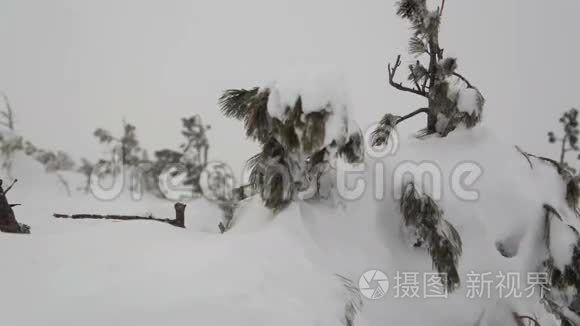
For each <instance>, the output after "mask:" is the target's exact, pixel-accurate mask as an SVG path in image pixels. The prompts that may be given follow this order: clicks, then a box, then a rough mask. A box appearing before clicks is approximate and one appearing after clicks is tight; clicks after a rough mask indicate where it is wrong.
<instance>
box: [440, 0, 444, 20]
mask: <svg viewBox="0 0 580 326" xmlns="http://www.w3.org/2000/svg"><path fill="white" fill-rule="evenodd" d="M443 9H445V0H443V1H442V2H441V9H439V17H441V16H443Z"/></svg>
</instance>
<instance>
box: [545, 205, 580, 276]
mask: <svg viewBox="0 0 580 326" xmlns="http://www.w3.org/2000/svg"><path fill="white" fill-rule="evenodd" d="M550 235H551V236H550V248H551V249H552V250H551V253H552V258H554V266H556V267H557V268H558V269H559V270H561V271H564V269H565V266H566V265H570V264H571V263H572V259H571V258H572V254H573V252H574V246H575V245H576V243H577V242H578V235H577V234H576V233H574V231H572V229H570V227H569V226H568V225H566V224H565V223H562V222H560V221H559V220H558V218H557V217H552V219H551V221H550ZM552 235H553V236H552Z"/></svg>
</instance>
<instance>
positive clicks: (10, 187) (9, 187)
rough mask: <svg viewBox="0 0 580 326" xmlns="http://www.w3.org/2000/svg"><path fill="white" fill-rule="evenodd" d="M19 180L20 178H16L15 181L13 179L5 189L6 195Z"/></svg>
mask: <svg viewBox="0 0 580 326" xmlns="http://www.w3.org/2000/svg"><path fill="white" fill-rule="evenodd" d="M16 182H18V179H14V181H12V183H11V184H10V185H9V186H8V188H6V190H4V195H6V194H7V193H8V192H9V191H10V189H12V187H14V184H15V183H16Z"/></svg>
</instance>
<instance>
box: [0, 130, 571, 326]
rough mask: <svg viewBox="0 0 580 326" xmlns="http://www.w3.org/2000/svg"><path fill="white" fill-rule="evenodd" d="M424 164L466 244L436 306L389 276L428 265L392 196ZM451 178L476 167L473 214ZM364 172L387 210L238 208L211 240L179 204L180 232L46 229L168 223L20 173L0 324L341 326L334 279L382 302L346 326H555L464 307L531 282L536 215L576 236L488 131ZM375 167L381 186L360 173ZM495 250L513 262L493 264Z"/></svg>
mask: <svg viewBox="0 0 580 326" xmlns="http://www.w3.org/2000/svg"><path fill="white" fill-rule="evenodd" d="M423 161H433V162H437V166H438V167H439V168H440V171H441V172H442V175H443V179H442V180H443V185H444V187H443V192H442V196H441V198H440V200H439V201H438V203H439V205H440V206H441V208H442V209H443V210H444V211H445V218H446V219H447V220H449V221H450V222H451V223H452V224H453V225H454V226H455V227H456V228H457V230H458V232H459V234H460V236H461V238H462V240H463V255H462V257H461V259H460V263H459V269H460V271H459V272H460V276H461V281H462V286H461V288H459V289H458V290H456V291H455V292H454V293H452V294H449V298H447V299H425V298H399V297H397V296H396V290H395V288H394V285H395V280H394V277H395V275H396V274H397V272H401V273H402V272H411V271H412V272H418V273H423V272H431V271H432V266H431V259H430V257H429V256H428V254H427V253H425V252H424V251H422V250H420V249H414V248H410V247H409V246H407V245H406V244H405V239H404V233H403V232H402V231H401V226H402V218H401V214H400V212H399V207H398V203H397V202H396V201H395V200H394V199H393V189H395V188H396V187H393V185H392V182H391V180H392V178H391V177H392V175H393V174H394V171H395V170H396V167H397V166H400V165H401V163H402V162H415V163H419V162H423ZM462 162H477V164H478V165H479V166H480V167H481V169H482V171H483V174H482V175H481V177H480V178H479V179H478V180H477V181H476V182H475V183H474V184H473V185H472V189H474V190H477V192H478V193H479V198H478V199H477V200H474V201H466V200H462V199H460V198H458V196H457V195H456V194H454V193H453V192H452V190H451V188H452V187H451V185H450V184H451V183H452V182H451V181H450V180H451V177H450V175H451V174H452V171H454V168H455V167H457V166H458V164H460V163H462ZM366 164H367V169H366V172H364V173H363V174H362V175H363V177H364V180H366V181H368V182H369V185H372V184H373V183H372V181H376V180H379V179H382V180H384V181H385V182H384V199H382V200H376V199H375V198H374V197H375V194H376V192H375V191H371V190H370V189H367V191H365V192H364V194H363V195H362V196H361V197H360V198H359V199H356V200H342V201H341V202H340V203H339V204H338V205H337V206H332V205H331V204H330V203H326V202H322V203H313V202H297V203H294V204H291V206H290V207H288V208H287V209H286V210H284V211H282V212H281V213H279V214H278V215H276V216H273V214H272V213H271V212H269V211H268V210H266V209H265V208H263V207H262V205H261V203H260V201H259V200H257V199H249V200H247V201H246V202H244V204H243V205H242V206H241V208H240V209H239V210H238V211H237V213H236V217H235V223H234V225H233V228H232V229H231V230H230V231H229V232H226V233H225V234H223V235H222V234H219V232H218V228H217V224H218V222H219V221H220V219H221V212H220V210H219V209H218V208H217V207H215V205H213V204H211V203H209V202H207V201H206V200H204V199H197V200H194V201H192V202H190V203H188V207H187V210H186V226H187V229H179V228H175V227H173V226H170V225H166V224H163V223H158V222H142V221H129V222H114V221H95V220H92V221H88V220H63V219H58V220H57V219H54V218H53V217H52V214H53V213H102V214H106V213H116V214H148V213H152V214H153V215H154V216H156V217H170V218H171V217H173V216H174V211H173V207H172V206H173V205H172V203H171V202H169V201H165V200H161V199H158V198H156V197H153V196H149V195H146V196H145V197H144V199H142V200H140V201H133V200H131V199H130V196H129V195H128V194H124V195H122V196H121V197H120V198H119V199H117V200H115V201H112V202H101V201H98V200H96V199H94V198H93V197H92V196H90V195H85V194H82V193H80V192H77V191H75V192H74V193H73V196H72V197H67V196H66V194H65V192H64V190H63V189H62V188H61V187H60V185H59V184H58V182H57V180H56V178H55V177H54V176H53V175H47V174H44V173H43V171H42V169H41V167H40V166H38V165H37V164H36V163H34V162H31V161H28V160H27V159H26V158H24V157H17V158H16V164H15V171H14V172H13V174H14V175H16V176H18V177H19V179H20V182H19V183H17V184H16V186H15V187H14V188H13V189H12V190H11V191H10V193H9V196H8V197H9V200H10V201H11V202H14V203H21V204H23V206H21V207H16V208H15V210H16V214H17V218H18V219H19V221H20V222H22V223H26V224H29V225H30V226H31V227H32V234H31V235H11V234H0V257H1V258H2V263H1V267H0V277H1V279H2V290H1V292H0V320H1V322H0V324H1V325H10V326H21V325H22V326H36V325H47V326H49V325H50V326H52V325H59V326H60V325H99V326H101V325H161V324H165V325H215V326H221V325H224V326H225V325H228V326H229V325H240V326H246V325H247V326H249V325H252V326H255V325H268V326H270V325H277V326H283V325H288V326H290V325H292V326H295V325H301V326H305V325H313V326H314V325H317V326H318V325H324V326H326V325H328V326H330V325H333V326H336V325H341V323H344V320H343V318H344V314H345V303H346V300H347V298H348V297H347V291H346V290H345V288H344V284H343V281H342V280H341V278H340V277H339V276H342V277H346V278H348V279H351V280H352V281H353V283H354V284H355V285H356V284H358V281H359V278H360V277H361V275H362V274H363V273H364V272H366V271H368V270H375V269H376V270H380V271H382V272H384V273H385V274H386V275H387V276H388V277H389V279H390V281H391V282H390V283H391V288H390V289H389V291H388V293H387V294H386V295H385V297H384V298H382V299H379V300H370V299H367V298H363V303H364V305H363V308H362V311H361V313H360V314H359V315H358V319H357V323H356V325H427V324H430V325H474V324H475V323H476V321H477V320H478V319H483V320H484V323H483V324H482V325H485V323H487V325H495V324H494V318H495V319H499V320H503V321H504V322H505V320H506V319H505V318H504V317H505V316H507V315H506V314H507V313H509V309H510V308H509V307H513V308H512V309H514V310H516V311H517V312H518V313H520V314H526V315H530V316H534V315H536V316H538V317H539V318H540V319H541V320H543V322H544V324H543V325H550V322H551V321H550V319H549V317H547V316H545V315H544V314H543V313H542V307H541V305H540V304H539V303H538V298H537V296H534V297H532V298H530V299H527V298H525V296H524V297H523V298H520V299H513V298H510V299H501V300H500V298H499V294H498V292H497V289H495V288H494V287H495V286H496V285H497V283H494V284H493V285H492V288H491V291H490V294H491V298H490V299H484V298H468V296H469V292H470V291H471V290H473V289H471V288H470V287H469V286H468V282H467V281H466V279H467V276H466V275H467V274H469V273H471V272H477V273H484V272H489V273H491V274H492V275H493V276H495V275H498V274H499V273H500V272H503V273H507V272H521V273H527V272H528V271H531V270H532V268H533V267H534V266H535V264H537V263H538V259H539V257H537V255H534V253H537V252H535V250H536V249H537V248H536V246H537V243H538V238H537V237H538V234H539V233H538V232H539V231H538V230H539V227H540V226H541V225H542V224H541V223H542V222H543V209H542V205H543V204H544V203H548V204H551V205H553V206H554V207H555V208H557V209H558V210H560V212H562V213H563V215H564V216H565V218H567V221H568V222H569V223H571V224H573V225H577V224H578V223H577V222H576V220H575V219H572V216H573V215H572V214H571V212H570V211H569V210H568V208H567V207H566V204H565V202H564V200H563V198H564V197H563V191H564V190H563V189H564V184H563V182H562V181H561V178H560V177H559V176H558V175H557V173H556V172H555V170H554V169H553V168H551V167H549V166H547V165H544V164H542V163H540V162H535V164H534V169H531V168H530V166H529V163H528V162H527V161H526V159H525V158H524V157H523V156H522V155H521V154H519V153H518V152H517V151H516V150H515V149H514V148H513V145H512V144H506V143H504V142H502V141H500V140H498V139H495V137H493V136H492V134H491V133H490V132H489V130H486V129H485V128H483V127H479V128H476V129H475V130H472V131H457V132H455V133H452V134H451V135H450V136H449V137H447V138H446V139H440V138H437V137H434V138H431V139H427V140H416V139H402V140H401V141H400V148H399V150H398V151H397V153H396V154H395V155H389V156H386V157H382V158H378V159H372V158H370V157H368V158H367V160H366ZM377 164H379V165H381V166H384V169H385V170H384V175H382V176H379V175H376V172H375V171H376V170H375V169H373V168H370V167H373V166H376V165H377ZM359 175H360V174H359ZM356 177H357V174H356V173H355V174H352V175H351V176H350V177H349V178H356ZM69 179H70V181H71V184H74V183H75V182H80V181H81V180H80V179H79V180H74V178H73V177H72V176H69ZM351 181H353V180H351ZM498 241H499V242H502V243H504V244H507V245H509V246H510V247H511V248H512V249H513V250H515V251H516V252H517V254H516V255H515V257H513V258H505V257H503V256H501V255H500V253H499V252H498V251H497V249H496V243H497V242H498ZM420 275H422V274H420ZM421 277H422V276H420V278H419V280H421ZM522 282H525V278H524V279H522ZM522 287H523V284H522ZM470 289H471V290H470ZM502 316H503V317H502ZM502 325H507V324H504V323H502Z"/></svg>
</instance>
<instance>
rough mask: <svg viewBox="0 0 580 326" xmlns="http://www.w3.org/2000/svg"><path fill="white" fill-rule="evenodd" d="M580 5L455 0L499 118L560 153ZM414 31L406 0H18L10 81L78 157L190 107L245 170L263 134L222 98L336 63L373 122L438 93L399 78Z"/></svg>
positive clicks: (21, 111) (365, 122)
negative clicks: (105, 138) (248, 129)
mask: <svg viewBox="0 0 580 326" xmlns="http://www.w3.org/2000/svg"><path fill="white" fill-rule="evenodd" d="M579 13H580V1H578V0H554V1H540V0H526V1H524V0H485V1H484V0H460V1H459V0H447V3H446V6H445V12H444V15H443V24H442V31H441V40H440V41H441V45H442V47H443V48H444V49H445V53H446V55H454V56H457V57H458V58H459V69H458V71H459V72H460V73H462V74H463V75H465V76H466V77H468V79H470V81H471V82H472V83H474V84H475V85H477V86H478V88H479V89H480V90H481V91H482V93H483V94H484V96H485V97H486V100H487V104H486V108H485V111H484V126H485V127H486V128H489V129H492V130H494V132H495V133H496V134H497V135H498V136H499V137H501V138H503V139H505V141H506V142H507V143H513V144H519V145H521V146H522V147H523V148H524V149H526V150H528V151H530V152H535V153H538V154H543V155H556V153H557V152H558V148H557V146H551V145H550V144H549V143H548V141H547V136H546V133H547V132H548V131H549V130H551V129H555V131H559V130H560V126H559V125H558V122H557V121H558V118H559V116H560V115H561V113H562V112H563V111H565V110H568V109H570V108H571V107H577V108H580V83H579V82H578V78H579V76H580V63H579V61H578V60H579V58H580V44H579V43H580V23H579V21H578V18H577V17H578V14H579ZM410 34H411V32H410V30H409V26H408V25H407V23H406V22H405V21H403V20H401V19H399V18H398V17H397V16H396V15H395V8H394V1H392V0H364V1H352V0H350V1H348V0H244V1H236V0H211V1H210V0H197V1H192V0H170V1H145V0H114V1H113V0H99V1H96V0H93V1H87V0H52V1H41V0H2V1H1V2H0V44H1V45H0V49H1V50H0V90H2V91H3V92H5V93H6V94H7V95H8V96H9V98H10V100H11V102H12V105H13V106H14V109H15V113H16V118H17V121H16V122H17V125H16V128H17V131H18V132H19V133H20V134H22V135H23V136H25V137H26V138H27V139H30V140H31V141H32V142H34V143H35V144H37V145H38V146H40V147H45V148H48V149H54V150H57V149H62V150H64V151H67V152H69V153H70V154H71V155H72V156H73V157H74V158H76V159H79V158H81V157H87V158H89V159H90V160H96V159H97V158H98V157H99V156H100V151H101V150H102V148H101V147H100V146H99V145H98V143H97V141H96V139H95V138H94V137H93V136H92V133H93V131H94V130H95V129H96V128H97V127H102V128H105V129H108V130H111V131H112V132H113V133H114V134H119V133H120V132H121V128H122V119H123V118H125V119H126V120H127V122H129V123H132V124H134V125H135V126H136V127H137V132H138V138H139V140H140V141H141V145H142V146H143V147H144V148H145V149H147V150H148V151H149V152H150V154H152V152H153V151H154V150H159V149H163V148H174V149H177V147H178V145H179V144H181V143H182V142H183V139H182V136H181V134H180V130H181V121H180V118H181V117H186V116H191V115H193V114H200V115H201V117H202V119H203V121H204V123H207V124H210V125H211V126H212V129H211V130H210V131H209V133H208V137H209V140H210V146H211V147H210V151H209V159H210V160H221V161H225V162H228V163H229V164H230V165H231V166H232V167H233V168H234V169H235V171H236V172H239V171H240V169H241V167H242V166H243V164H244V162H245V160H246V159H247V158H249V157H250V156H251V155H253V154H254V153H255V152H256V151H257V147H256V145H255V144H253V143H252V142H251V141H249V140H247V139H245V137H244V131H243V128H242V124H241V123H240V122H238V121H234V120H230V119H227V118H225V117H223V116H222V115H221V113H220V112H219V109H218V107H217V100H218V98H219V96H220V94H221V92H222V91H223V90H224V89H227V88H247V87H253V86H256V85H261V84H263V83H264V82H268V81H270V80H271V79H272V78H275V76H276V75H277V73H278V72H279V71H281V70H283V69H285V67H287V66H289V65H292V66H300V65H301V64H304V65H312V64H318V63H322V64H325V65H328V64H331V65H333V66H335V67H338V69H340V70H341V71H342V73H343V74H344V76H345V79H346V81H347V86H348V90H349V94H350V98H351V102H352V107H351V111H352V112H353V115H354V117H355V118H356V119H357V121H358V122H359V124H360V125H361V127H363V128H364V127H367V126H369V125H370V124H372V123H373V122H375V121H377V120H379V119H380V118H381V117H382V116H383V115H384V114H385V113H387V112H391V113H395V114H403V113H406V112H410V111H411V110H414V109H416V108H418V107H421V106H424V105H425V101H424V99H422V98H419V97H416V96H414V95H413V94H410V93H401V92H399V91H397V90H395V89H393V88H390V87H389V86H388V83H387V63H388V62H394V60H395V58H396V56H397V54H402V55H403V59H404V60H412V57H411V56H409V55H407V42H408V39H409V36H410ZM404 63H408V62H404ZM406 75H407V73H406V71H403V70H401V71H400V73H399V74H398V79H399V80H401V81H402V80H404V79H405V78H406ZM418 120H420V119H418ZM422 127H424V123H423V121H422V120H421V121H417V120H416V121H413V122H412V123H409V124H404V125H402V126H401V128H400V129H401V132H402V133H403V134H408V133H410V132H413V131H416V130H418V129H420V128H422ZM403 146H404V144H403ZM570 159H571V160H572V159H573V158H570Z"/></svg>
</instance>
